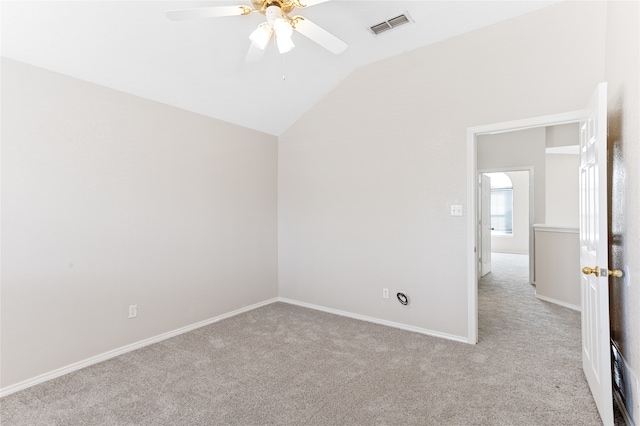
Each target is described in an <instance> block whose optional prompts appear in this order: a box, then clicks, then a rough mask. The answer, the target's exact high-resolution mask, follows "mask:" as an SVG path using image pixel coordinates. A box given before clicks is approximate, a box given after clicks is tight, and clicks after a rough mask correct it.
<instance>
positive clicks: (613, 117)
mask: <svg viewBox="0 0 640 426" xmlns="http://www.w3.org/2000/svg"><path fill="white" fill-rule="evenodd" d="M639 24H640V3H638V2H637V1H634V2H608V8H607V54H606V74H605V75H606V80H607V81H608V83H609V87H608V90H609V117H608V119H609V138H608V142H609V147H610V157H611V158H612V161H611V163H612V164H611V170H610V175H609V178H610V181H611V195H612V199H611V235H610V237H609V238H610V244H611V252H610V267H611V268H615V269H622V270H624V271H625V274H626V278H625V279H622V280H621V279H610V280H611V284H610V286H609V288H610V295H611V337H612V339H613V340H614V341H615V342H616V343H617V344H618V345H619V347H620V349H621V352H622V355H623V356H624V357H625V359H626V361H627V367H628V368H629V371H628V373H630V374H629V379H628V380H629V382H630V383H631V386H632V389H633V390H634V392H635V400H634V401H633V402H632V403H631V404H630V405H633V407H632V408H633V409H634V423H635V424H640V386H638V384H637V382H636V380H638V379H640V309H638V307H639V306H640V282H639V281H638V277H640V213H639V212H640V173H639V169H638V166H639V165H640V95H639V94H640V81H639V80H640V30H639V27H640V25H639ZM634 382H635V383H634ZM634 388H635V389H634Z"/></svg>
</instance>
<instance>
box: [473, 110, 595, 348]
mask: <svg viewBox="0 0 640 426" xmlns="http://www.w3.org/2000/svg"><path fill="white" fill-rule="evenodd" d="M583 118H584V111H583V110H578V111H571V112H566V113H561V114H554V115H545V116H541V117H533V118H526V119H522V120H514V121H506V122H501V123H493V124H486V125H483V126H475V127H468V128H467V203H468V205H467V211H468V212H469V214H468V217H467V301H468V306H467V319H468V320H467V327H468V330H467V336H468V337H467V342H468V343H471V344H476V343H478V253H477V241H476V239H477V223H478V213H477V210H476V209H477V208H478V207H477V206H478V200H477V192H478V191H477V187H478V183H477V179H478V177H477V176H478V139H477V137H478V136H479V135H486V134H495V133H506V132H512V131H516V130H525V129H531V128H535V127H546V126H554V125H559V124H568V123H576V122H579V121H580V120H581V119H583ZM529 196H531V194H529ZM530 244H531V242H530Z"/></svg>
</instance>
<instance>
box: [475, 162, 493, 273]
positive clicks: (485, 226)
mask: <svg viewBox="0 0 640 426" xmlns="http://www.w3.org/2000/svg"><path fill="white" fill-rule="evenodd" d="M478 200H479V203H478V204H480V276H481V277H484V276H485V275H487V274H488V273H489V272H491V178H489V176H487V175H484V174H480V196H479V197H478Z"/></svg>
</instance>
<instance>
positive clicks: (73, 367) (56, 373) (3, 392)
mask: <svg viewBox="0 0 640 426" xmlns="http://www.w3.org/2000/svg"><path fill="white" fill-rule="evenodd" d="M277 301H278V298H273V299H268V300H265V301H263V302H259V303H256V304H253V305H250V306H245V307H244V308H240V309H236V310H235V311H231V312H227V313H226V314H222V315H218V316H216V317H213V318H209V319H206V320H204V321H200V322H197V323H195V324H191V325H187V326H185V327H181V328H178V329H176V330H172V331H168V332H166V333H162V334H159V335H157V336H154V337H150V338H148V339H144V340H140V341H139V342H135V343H132V344H130V345H126V346H122V347H120V348H117V349H113V350H111V351H107V352H104V353H102V354H100V355H96V356H93V357H91V358H87V359H84V360H82V361H79V362H75V363H73V364H70V365H67V366H65V367H61V368H58V369H56V370H53V371H50V372H48V373H44V374H41V375H39V376H36V377H33V378H31V379H28V380H25V381H22V382H20V383H16V384H14V385H11V386H7V387H4V388H2V389H0V398H1V397H3V396H7V395H10V394H12V393H14V392H18V391H20V390H23V389H26V388H29V387H31V386H35V385H37V384H40V383H43V382H46V381H48V380H51V379H55V378H56V377H60V376H63V375H65V374H68V373H71V372H73V371H77V370H80V369H82V368H85V367H88V366H90V365H93V364H97V363H99V362H102V361H106V360H108V359H110V358H113V357H116V356H118V355H122V354H125V353H127V352H131V351H135V350H136V349H140V348H143V347H145V346H148V345H151V344H154V343H158V342H160V341H162V340H166V339H169V338H171V337H174V336H178V335H180V334H183V333H187V332H189V331H192V330H195V329H196V328H200V327H204V326H206V325H209V324H213V323H215V322H218V321H220V320H223V319H226V318H231V317H233V316H236V315H239V314H242V313H244V312H248V311H251V310H254V309H257V308H260V307H262V306H266V305H269V304H271V303H274V302H277Z"/></svg>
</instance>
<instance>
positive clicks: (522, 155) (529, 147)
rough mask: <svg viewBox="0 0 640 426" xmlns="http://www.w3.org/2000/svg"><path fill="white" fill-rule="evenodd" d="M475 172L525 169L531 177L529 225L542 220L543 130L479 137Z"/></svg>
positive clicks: (543, 200)
mask: <svg viewBox="0 0 640 426" xmlns="http://www.w3.org/2000/svg"><path fill="white" fill-rule="evenodd" d="M477 140H478V143H477V158H478V163H477V164H478V170H482V171H486V170H515V169H518V168H528V169H530V170H531V172H532V173H531V175H532V178H533V185H532V188H533V222H534V223H544V220H545V211H546V210H545V196H544V189H545V183H544V180H545V177H546V174H545V163H544V160H545V158H544V149H545V128H544V127H537V128H534V129H526V130H518V131H514V132H506V133H497V134H490V135H479V136H478V137H477Z"/></svg>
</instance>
